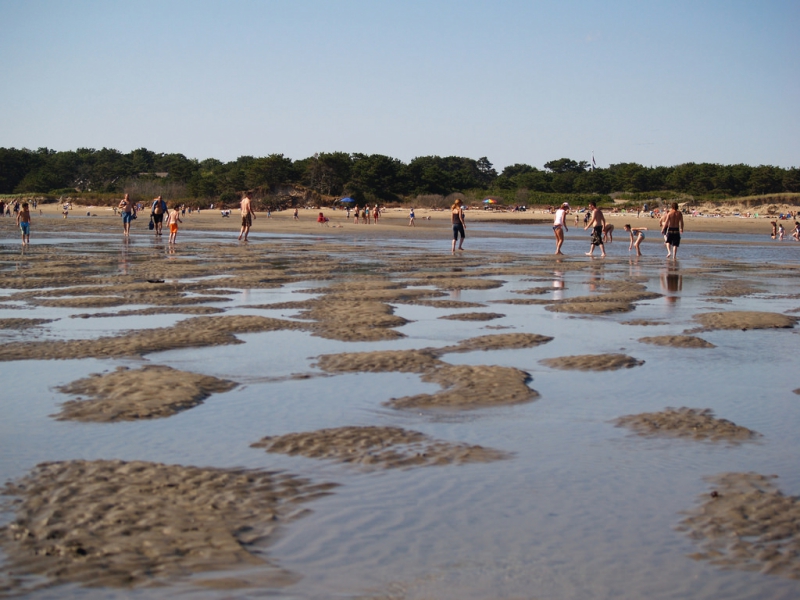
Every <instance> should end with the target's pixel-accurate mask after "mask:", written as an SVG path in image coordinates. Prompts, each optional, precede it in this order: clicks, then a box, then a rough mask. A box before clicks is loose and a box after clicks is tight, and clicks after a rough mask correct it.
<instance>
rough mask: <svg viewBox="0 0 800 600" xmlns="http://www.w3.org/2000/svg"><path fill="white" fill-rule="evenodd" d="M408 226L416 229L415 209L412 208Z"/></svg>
mask: <svg viewBox="0 0 800 600" xmlns="http://www.w3.org/2000/svg"><path fill="white" fill-rule="evenodd" d="M408 226H409V227H416V225H415V224H414V207H413V206H412V207H411V211H410V212H409V213H408Z"/></svg>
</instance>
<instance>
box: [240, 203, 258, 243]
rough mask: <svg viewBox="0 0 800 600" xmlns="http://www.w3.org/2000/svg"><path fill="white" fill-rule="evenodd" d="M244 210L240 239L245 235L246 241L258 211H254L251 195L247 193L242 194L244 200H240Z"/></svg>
mask: <svg viewBox="0 0 800 600" xmlns="http://www.w3.org/2000/svg"><path fill="white" fill-rule="evenodd" d="M240 207H241V210H242V229H241V230H240V231H239V239H240V240H241V239H242V236H244V241H245V242H246V241H247V236H248V234H249V233H250V228H251V227H252V226H253V219H255V218H256V213H255V212H254V211H253V206H252V204H251V202H250V196H249V195H248V194H247V193H245V194H242V201H241V202H240Z"/></svg>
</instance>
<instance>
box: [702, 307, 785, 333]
mask: <svg viewBox="0 0 800 600" xmlns="http://www.w3.org/2000/svg"><path fill="white" fill-rule="evenodd" d="M693 319H695V320H696V321H699V322H700V323H701V324H702V325H703V327H705V328H707V329H741V330H743V331H744V330H747V329H780V328H789V327H794V325H795V323H796V322H797V318H796V317H790V316H787V315H782V314H780V313H771V312H757V311H747V310H729V311H724V312H711V313H704V314H699V315H694V317H693Z"/></svg>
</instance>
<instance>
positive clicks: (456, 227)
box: [450, 198, 467, 254]
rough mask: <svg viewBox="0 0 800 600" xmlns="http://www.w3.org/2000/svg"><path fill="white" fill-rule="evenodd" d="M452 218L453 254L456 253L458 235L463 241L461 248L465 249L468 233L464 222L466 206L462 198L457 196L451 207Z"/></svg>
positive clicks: (460, 244) (459, 246)
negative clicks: (465, 239)
mask: <svg viewBox="0 0 800 600" xmlns="http://www.w3.org/2000/svg"><path fill="white" fill-rule="evenodd" d="M450 219H451V221H452V223H453V250H452V252H453V254H455V253H456V241H458V236H459V235H461V243H459V245H458V249H459V250H463V249H464V248H463V246H464V238H465V237H467V234H466V228H467V226H466V224H465V223H464V208H463V205H462V202H461V199H460V198H456V201H455V202H454V203H453V206H451V207H450Z"/></svg>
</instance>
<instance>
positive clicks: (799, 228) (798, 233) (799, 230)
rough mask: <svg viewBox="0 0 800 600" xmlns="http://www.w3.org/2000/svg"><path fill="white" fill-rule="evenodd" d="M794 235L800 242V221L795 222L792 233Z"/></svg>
mask: <svg viewBox="0 0 800 600" xmlns="http://www.w3.org/2000/svg"><path fill="white" fill-rule="evenodd" d="M792 237H793V238H794V239H795V240H797V241H798V242H800V223H798V222H797V221H795V222H794V233H793V234H792Z"/></svg>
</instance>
